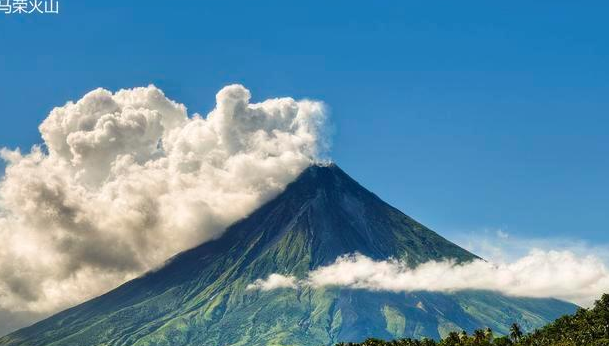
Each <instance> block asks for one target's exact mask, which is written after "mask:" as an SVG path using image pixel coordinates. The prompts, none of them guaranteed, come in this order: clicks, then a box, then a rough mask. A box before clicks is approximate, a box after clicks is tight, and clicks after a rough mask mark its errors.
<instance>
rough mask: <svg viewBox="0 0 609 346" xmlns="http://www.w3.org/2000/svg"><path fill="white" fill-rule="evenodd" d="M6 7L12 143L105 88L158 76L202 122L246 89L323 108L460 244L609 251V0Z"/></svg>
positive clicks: (351, 156) (4, 51) (336, 155)
mask: <svg viewBox="0 0 609 346" xmlns="http://www.w3.org/2000/svg"><path fill="white" fill-rule="evenodd" d="M60 3H61V14H59V15H57V16H50V15H38V16H33V15H32V16H16V15H10V16H6V15H2V14H0V95H1V96H0V101H1V102H0V146H6V147H10V148H14V147H22V148H29V147H30V146H31V145H32V144H35V143H39V142H41V140H40V138H39V133H38V130H37V126H38V124H39V123H40V122H41V121H42V120H43V119H44V118H45V117H46V115H47V114H48V112H49V111H50V110H51V109H52V108H53V107H54V106H59V105H62V104H64V103H65V102H66V101H67V100H76V99H79V98H80V97H81V96H82V95H83V94H84V93H86V92H87V91H89V90H91V89H94V88H97V87H105V88H109V89H112V90H116V89H119V88H126V87H133V86H140V85H147V84H150V83H153V84H155V85H157V86H158V87H160V88H161V89H163V90H164V91H165V93H166V94H167V95H168V96H169V97H170V98H172V99H175V100H177V101H179V102H182V103H184V104H185V105H186V106H187V107H188V108H189V112H190V113H194V112H199V113H203V114H205V113H207V112H208V111H209V110H210V109H211V108H212V107H213V104H214V95H215V93H216V92H217V91H218V90H219V89H220V88H221V87H222V86H224V85H226V84H229V83H242V84H244V85H245V86H247V87H248V88H249V89H250V90H251V91H252V94H253V98H254V101H257V100H258V101H259V100H263V99H266V98H268V97H276V96H293V97H295V98H304V97H307V98H315V99H320V100H323V101H324V102H326V103H327V104H328V106H329V107H330V110H331V116H332V122H333V128H334V132H335V134H334V136H333V150H332V154H331V156H332V158H333V159H334V160H335V161H336V162H337V163H338V164H339V165H340V166H341V167H342V168H343V169H345V170H346V171H347V172H348V173H349V174H351V175H352V176H353V177H354V178H356V179H357V180H358V181H360V182H361V183H362V184H363V185H365V186H366V187H368V188H369V189H371V190H372V191H374V192H376V193H377V194H378V195H380V196H381V197H382V198H383V199H385V200H386V201H388V202H389V203H391V204H393V205H394V206H396V207H398V208H399V209H401V210H402V211H404V212H405V213H407V214H409V215H411V216H413V217H415V218H416V219H418V220H419V221H421V222H423V223H424V224H426V225H428V226H430V227H431V228H433V229H435V230H436V231H438V232H439V233H441V234H443V235H446V236H448V237H449V238H452V239H455V238H458V237H459V236H460V235H462V234H474V235H475V234H484V233H488V230H489V229H490V230H495V229H502V230H503V231H505V232H508V233H509V234H510V235H513V236H515V237H520V238H536V239H539V238H569V239H571V238H574V239H582V240H585V241H587V242H590V243H594V244H599V243H609V232H607V225H608V224H609V213H607V206H608V205H609V184H608V183H607V177H609V158H608V155H607V154H608V153H609V140H608V136H607V131H608V130H609V117H608V115H609V98H608V97H607V96H608V95H609V64H607V61H608V60H609V59H608V58H609V56H608V55H609V39H608V38H607V33H608V28H607V21H606V13H607V10H608V9H609V6H608V5H606V4H605V3H603V2H597V3H587V5H586V6H578V5H575V4H574V3H573V2H558V1H552V2H550V1H547V2H536V3H535V4H532V3H530V2H503V3H497V2H493V3H492V4H490V3H489V2H482V1H480V2H468V4H467V6H466V5H465V4H464V3H463V2H438V3H429V2H425V3H424V2H404V1H376V2H373V1H367V2H357V1H355V2H354V1H350V2H347V1H344V2H329V1H301V2H290V1H257V2H251V1H250V2H245V1H243V2H226V1H214V2H211V1H199V2H196V3H195V2H168V1H162V2H161V1H147V2H145V3H144V2H126V1H114V0H106V1H91V2H87V3H86V5H85V3H84V2H83V1H73V0H60Z"/></svg>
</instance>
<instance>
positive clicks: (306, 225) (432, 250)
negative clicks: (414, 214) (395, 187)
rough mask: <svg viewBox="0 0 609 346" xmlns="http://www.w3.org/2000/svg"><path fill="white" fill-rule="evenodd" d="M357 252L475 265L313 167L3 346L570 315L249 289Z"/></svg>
mask: <svg viewBox="0 0 609 346" xmlns="http://www.w3.org/2000/svg"><path fill="white" fill-rule="evenodd" d="M352 252H360V253H362V254H364V255H366V256H369V257H372V258H375V259H385V258H388V257H394V258H400V259H402V260H405V261H407V262H408V263H409V264H411V265H415V264H417V263H421V262H424V261H427V260H430V259H440V258H445V257H450V258H456V259H457V260H459V261H468V260H471V259H474V258H476V257H475V256H474V255H473V254H471V253H469V252H467V251H465V250H463V249H462V248H460V247H458V246H456V245H455V244H453V243H451V242H449V241H447V240H446V239H444V238H442V237H441V236H439V235H438V234H436V233H434V232H432V231H431V230H429V229H427V228H426V227H424V226H422V225H421V224H419V223H418V222H416V221H414V220H413V219H411V218H409V217H408V216H406V215H404V214H403V213H401V212H400V211H398V210H397V209H395V208H393V207H391V206H389V205H388V204H386V203H384V202H383V201H382V200H380V199H379V198H378V197H377V196H375V195H374V194H372V193H371V192H369V191H367V190H366V189H364V188H363V187H361V186H360V185H359V184H358V183H357V182H355V181H354V180H353V179H351V178H350V177H349V176H347V175H346V174H345V173H344V172H343V171H342V170H340V168H338V167H337V166H335V165H330V166H311V167H310V168H308V169H307V170H305V171H304V172H303V173H302V174H301V176H300V177H299V178H298V179H297V180H296V181H295V182H293V183H292V184H290V185H289V186H288V187H287V188H286V190H285V191H284V192H283V193H282V194H281V195H279V196H278V197H277V198H275V199H274V200H273V201H271V202H269V203H267V204H266V205H264V206H263V207H261V208H260V209H258V210H257V211H255V212H254V213H253V214H252V215H250V216H249V217H247V218H245V219H244V220H242V221H240V222H238V223H236V224H234V225H233V226H231V227H230V228H229V229H228V230H227V232H226V233H225V234H224V235H223V236H222V237H221V238H220V239H218V240H215V241H212V242H208V243H205V244H203V245H201V246H198V247H196V248H194V249H191V250H189V251H186V252H184V253H181V254H179V255H177V256H175V257H174V258H172V259H171V260H169V261H168V262H167V264H166V265H165V266H163V267H162V268H161V269H159V270H157V271H154V272H150V273H148V274H146V275H144V276H142V277H140V278H138V279H135V280H133V281H130V282H128V283H126V284H124V285H122V286H121V287H119V288H117V289H115V290H113V291H111V292H109V293H107V294H105V295H103V296H100V297H98V298H95V299H93V300H91V301H88V302H86V303H84V304H81V305H79V306H76V307H74V308H71V309H69V310H66V311H63V312H61V313H59V314H57V315H55V316H53V317H51V318H48V319H46V320H44V321H42V322H39V323H37V324H35V325H33V326H31V327H28V328H24V329H22V330H20V331H17V332H15V333H13V334H10V335H8V336H6V337H4V338H2V339H0V345H31V346H34V345H45V346H49V345H75V346H86V345H116V346H118V345H174V346H177V345H248V346H255V345H322V344H331V343H333V342H336V341H350V340H354V341H355V340H362V339H364V338H365V337H369V336H375V337H381V338H392V337H403V336H414V337H421V336H428V337H434V338H437V337H439V336H440V335H444V334H446V333H447V332H448V331H450V330H454V329H466V330H469V331H471V330H473V329H475V328H479V327H482V326H486V325H488V322H486V321H492V323H491V325H490V327H492V328H493V329H495V330H496V331H499V332H505V331H507V328H508V326H509V324H510V323H511V322H514V321H517V322H519V323H520V324H521V325H523V326H524V327H525V328H527V327H528V328H532V327H538V326H540V325H542V324H544V323H546V322H548V321H550V320H553V319H554V318H556V317H558V316H560V315H562V314H564V313H570V312H573V311H574V309H575V307H574V306H573V305H571V304H568V303H564V302H560V301H557V300H553V299H522V298H510V297H504V296H501V295H498V294H495V293H491V292H461V293H456V294H438V293H429V292H419V293H412V294H397V293H379V292H367V291H360V290H349V289H338V288H322V289H311V288H302V289H298V290H294V289H278V290H273V291H268V292H264V291H251V290H250V291H248V290H246V286H247V285H248V284H250V283H252V282H253V281H254V280H255V279H258V278H263V277H266V276H268V275H269V274H271V273H281V274H289V275H296V276H298V277H303V276H304V275H306V273H307V272H308V271H309V270H311V269H313V268H316V267H317V266H320V265H325V264H328V263H330V262H333V261H334V260H335V259H336V257H337V256H339V255H342V254H345V253H352Z"/></svg>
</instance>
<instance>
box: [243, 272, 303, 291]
mask: <svg viewBox="0 0 609 346" xmlns="http://www.w3.org/2000/svg"><path fill="white" fill-rule="evenodd" d="M277 288H296V277H294V276H285V275H281V274H271V275H269V276H268V277H267V278H266V279H264V280H263V279H257V280H256V281H254V283H253V284H249V285H247V288H246V289H247V290H262V291H270V290H274V289H277Z"/></svg>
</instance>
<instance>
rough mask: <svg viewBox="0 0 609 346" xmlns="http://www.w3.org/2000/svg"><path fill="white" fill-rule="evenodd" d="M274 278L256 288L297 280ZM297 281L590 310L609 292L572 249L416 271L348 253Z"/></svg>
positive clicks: (597, 271)
mask: <svg viewBox="0 0 609 346" xmlns="http://www.w3.org/2000/svg"><path fill="white" fill-rule="evenodd" d="M277 275H278V274H273V275H271V276H270V277H269V280H266V281H265V280H258V281H256V283H255V287H272V285H271V282H270V281H271V280H270V279H271V278H272V281H273V282H296V281H297V280H296V278H295V277H292V276H283V277H277ZM297 282H298V285H299V286H311V287H324V286H337V287H345V288H353V289H365V290H371V291H389V292H414V291H433V292H446V293H448V292H455V291H460V290H491V291H497V292H500V293H503V294H506V295H510V296H521V297H536V298H547V297H553V298H558V299H562V300H566V301H570V302H573V303H576V304H579V305H581V306H590V305H591V304H592V303H593V302H594V300H595V299H597V298H599V297H600V296H601V294H603V293H606V292H608V291H609V271H608V270H607V268H606V266H605V264H604V263H603V262H602V261H601V260H600V259H599V258H597V257H594V256H584V257H578V256H576V255H575V254H574V253H572V252H570V251H541V250H533V251H531V252H530V253H529V254H528V255H526V256H524V257H522V258H520V259H518V260H516V261H514V262H511V263H499V264H494V263H490V262H486V261H483V260H475V261H472V262H468V263H462V264H457V263H455V262H454V261H450V260H446V261H430V262H426V263H423V264H421V265H419V266H417V267H416V268H409V267H408V266H406V265H405V264H404V263H402V262H400V261H396V260H385V261H375V260H373V259H371V258H369V257H366V256H364V255H361V254H351V255H345V256H342V257H339V258H338V259H336V261H335V262H334V263H332V264H330V265H328V266H323V267H319V268H317V269H315V270H313V271H311V272H309V273H308V275H307V277H306V278H305V279H302V280H299V281H297ZM278 287H288V286H278ZM267 289H268V288H267Z"/></svg>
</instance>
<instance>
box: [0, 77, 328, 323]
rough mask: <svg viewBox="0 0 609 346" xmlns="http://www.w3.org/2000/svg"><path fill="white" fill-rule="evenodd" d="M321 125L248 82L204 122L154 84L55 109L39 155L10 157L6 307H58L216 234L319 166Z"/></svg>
mask: <svg viewBox="0 0 609 346" xmlns="http://www.w3.org/2000/svg"><path fill="white" fill-rule="evenodd" d="M325 119H326V112H325V110H324V105H323V104H322V103H320V102H316V101H309V100H302V101H295V100H294V99H291V98H278V99H270V100H266V101H264V102H261V103H250V93H249V91H248V90H247V89H245V88H244V87H243V86H240V85H231V86H227V87H225V88H223V89H222V90H220V91H219V92H218V94H217V95H216V106H215V108H214V109H213V111H211V112H210V113H209V114H208V115H207V116H206V117H202V116H200V115H197V114H194V115H191V116H189V115H188V114H187V110H186V108H185V106H184V105H182V104H179V103H176V102H174V101H172V100H170V99H168V98H167V97H166V96H165V95H164V94H163V92H162V91H161V90H159V89H158V88H156V87H154V86H149V87H144V88H135V89H129V90H120V91H118V92H116V93H111V92H110V91H107V90H104V89H97V90H94V91H92V92H90V93H88V94H87V95H85V96H84V97H83V98H82V99H80V100H78V101H77V102H68V103H67V104H66V105H65V106H63V107H58V108H55V109H54V110H53V111H52V112H51V113H50V114H49V116H48V117H47V118H46V120H44V122H43V123H42V124H41V125H40V132H41V134H42V138H43V140H44V147H39V146H36V147H34V148H32V150H31V152H29V153H22V152H20V150H18V149H17V150H8V149H3V150H2V158H3V159H4V160H5V161H6V162H7V166H6V173H5V176H4V179H3V180H2V182H1V183H0V239H1V240H2V242H3V245H2V246H1V247H0V309H3V310H6V311H30V312H38V313H48V312H54V311H57V310H59V309H61V308H65V307H67V306H69V305H72V304H75V303H78V302H80V301H83V300H85V299H87V298H90V297H92V296H95V295H98V294H100V293H102V292H104V291H107V290H108V289H111V288H113V287H115V286H117V285H118V284H120V283H121V282H123V281H125V280H127V279H129V278H132V277H134V276H136V275H138V274H140V273H142V272H144V271H146V270H149V269H151V268H154V267H156V266H158V265H160V264H161V263H162V262H163V261H164V260H166V259H167V258H169V257H171V256H172V255H174V254H176V253H177V252H179V251H182V250H185V249H188V248H190V247H193V246H195V245H197V244H199V243H202V242H205V241H208V240H211V239H213V238H216V237H218V236H219V235H220V234H221V233H222V232H223V231H224V229H225V227H226V226H228V225H229V224H231V223H233V222H234V221H236V220H238V219H240V218H243V217H245V216H247V214H248V213H250V212H252V211H253V210H255V209H256V208H257V207H258V206H260V205H261V204H262V203H264V202H265V201H268V200H269V199H271V198H272V197H274V196H275V195H277V194H278V193H279V192H280V191H281V190H282V189H283V188H284V187H285V186H286V185H287V184H288V183H289V182H291V181H292V180H294V179H295V178H296V176H297V175H298V174H299V173H300V172H301V171H302V170H303V169H304V168H306V167H307V166H308V165H310V164H311V163H312V162H313V161H315V160H316V159H318V157H319V155H320V154H322V153H323V152H324V151H325V150H326V149H327V144H326V143H327V142H326V139H325V138H324V136H323V130H324V122H325Z"/></svg>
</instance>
